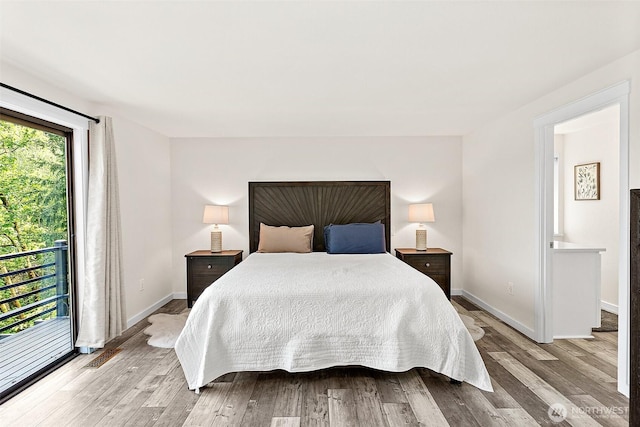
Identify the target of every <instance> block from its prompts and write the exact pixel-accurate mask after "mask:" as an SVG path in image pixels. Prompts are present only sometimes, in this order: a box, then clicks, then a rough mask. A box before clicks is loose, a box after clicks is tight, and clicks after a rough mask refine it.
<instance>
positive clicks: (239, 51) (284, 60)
mask: <svg viewBox="0 0 640 427" xmlns="http://www.w3.org/2000/svg"><path fill="white" fill-rule="evenodd" d="M638 49H640V2H638V1H633V2H618V1H605V2H596V1H570V2H557V1H551V2H544V1H518V2H504V1H503V2H485V1H472V2H460V1H442V2H441V1H423V2H405V1H389V2H384V1H376V2H360V1H348V2H328V1H311V2H298V1H287V2H284V1H282V2H267V1H259V2H245V1H233V2H219V1H215V2H214V1H138V2H133V1H83V2H72V1H49V2H34V1H20V2H14V1H1V2H0V59H1V61H2V62H3V63H7V64H9V65H11V66H13V67H14V68H18V69H20V70H24V71H26V72H28V73H30V74H32V75H34V76H36V77H38V78H40V79H42V80H45V81H47V82H49V83H50V84H52V85H54V86H58V87H60V88H64V90H65V91H67V92H69V93H71V94H73V95H75V96H78V97H81V98H83V99H87V100H88V101H89V102H92V103H95V104H96V105H97V106H99V107H100V106H105V107H108V109H115V110H116V111H118V114H122V115H125V116H127V117H129V118H130V119H131V120H133V121H136V122H138V123H140V124H143V125H144V126H147V127H149V128H151V129H154V130H157V131H158V132H160V133H162V134H165V135H167V136H172V137H187V136H217V137H237V136H262V137H269V136H383V135H384V136H388V135H391V136H404V135H463V134H466V133H468V132H470V131H472V130H473V129H475V128H477V127H478V126H480V125H482V124H483V123H485V122H487V121H489V120H492V119H494V118H497V117H499V116H500V115H502V114H504V113H506V112H508V111H511V110H513V109H515V108H517V107H520V106H522V105H524V104H526V103H528V102H530V101H532V100H534V99H536V98H538V97H540V96H542V95H544V94H546V93H548V92H550V91H552V90H554V89H556V88H558V87H560V86H562V85H564V84H567V83H568V82H570V81H572V80H575V79H576V78H579V77H581V76H583V75H585V74H587V73H588V72H590V71H592V70H594V69H596V68H598V67H601V66H603V65H606V64H608V63H610V62H611V61H613V60H615V59H617V58H620V57H622V56H624V55H626V54H628V53H631V52H633V51H635V50H638ZM0 78H1V76H0ZM5 83H8V84H10V82H5ZM54 101H55V100H54ZM96 111H98V112H99V111H100V108H96Z"/></svg>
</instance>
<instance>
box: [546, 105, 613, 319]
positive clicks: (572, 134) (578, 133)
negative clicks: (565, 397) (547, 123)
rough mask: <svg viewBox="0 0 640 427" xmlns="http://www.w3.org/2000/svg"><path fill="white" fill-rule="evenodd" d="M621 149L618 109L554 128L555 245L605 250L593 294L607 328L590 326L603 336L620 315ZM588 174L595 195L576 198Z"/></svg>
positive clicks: (601, 111) (596, 113)
mask: <svg viewBox="0 0 640 427" xmlns="http://www.w3.org/2000/svg"><path fill="white" fill-rule="evenodd" d="M619 148H620V106H619V104H614V105H612V106H609V107H606V108H604V109H602V110H598V111H594V112H591V113H588V114H585V115H582V116H579V117H576V118H574V119H571V120H568V121H565V122H562V123H558V124H557V125H555V126H554V178H553V179H554V183H553V184H554V206H553V208H554V240H555V241H560V242H565V243H571V244H577V245H581V246H585V247H597V248H604V249H605V251H603V252H601V253H600V258H601V278H600V280H598V282H599V283H600V287H599V289H597V290H596V294H597V295H600V297H599V298H598V299H599V301H598V306H601V307H602V310H604V311H605V315H604V319H605V327H604V328H603V327H602V325H601V324H600V322H598V324H596V325H593V326H596V327H599V328H600V330H601V331H604V330H612V329H616V330H617V322H614V323H616V325H615V326H616V327H615V328H614V327H613V325H612V324H610V323H612V322H610V321H609V319H612V321H613V320H615V318H616V317H617V314H618V283H619V279H618V267H619V256H620V255H619V253H618V249H619V246H620V235H619V230H620V224H619V223H618V221H619V207H620V200H619V195H620V188H619V187H620V182H619V179H620V171H619V169H620V161H619V158H620V157H619ZM589 169H591V171H595V172H596V175H595V176H593V177H594V178H595V181H594V184H595V188H593V191H594V192H593V194H591V195H589V196H588V197H584V195H577V194H576V185H577V184H578V183H579V182H580V181H579V179H580V176H579V175H580V173H581V172H583V171H585V170H589ZM608 313H612V314H614V315H615V316H609V315H608ZM598 319H599V318H598Z"/></svg>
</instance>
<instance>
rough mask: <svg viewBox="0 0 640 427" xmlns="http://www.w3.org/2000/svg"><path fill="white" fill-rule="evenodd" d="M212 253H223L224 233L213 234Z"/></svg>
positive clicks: (217, 231) (216, 231)
mask: <svg viewBox="0 0 640 427" xmlns="http://www.w3.org/2000/svg"><path fill="white" fill-rule="evenodd" d="M211 252H222V231H220V230H214V231H212V232H211Z"/></svg>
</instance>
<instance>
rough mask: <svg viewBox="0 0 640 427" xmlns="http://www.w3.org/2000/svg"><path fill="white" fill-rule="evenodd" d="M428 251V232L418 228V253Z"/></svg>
mask: <svg viewBox="0 0 640 427" xmlns="http://www.w3.org/2000/svg"><path fill="white" fill-rule="evenodd" d="M426 250H427V230H426V229H424V228H418V229H417V230H416V251H426Z"/></svg>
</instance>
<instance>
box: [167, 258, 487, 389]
mask: <svg viewBox="0 0 640 427" xmlns="http://www.w3.org/2000/svg"><path fill="white" fill-rule="evenodd" d="M175 350H176V353H177V354H178V358H179V359H180V363H181V364H182V369H183V370H184V374H185V376H186V379H187V383H188V385H189V388H190V389H198V388H200V387H202V386H204V385H206V384H207V383H209V382H210V381H212V380H214V379H216V378H217V377H219V376H220V375H223V374H225V373H228V372H238V371H269V370H273V369H284V370H286V371H289V372H303V371H312V370H316V369H323V368H327V367H331V366H343V365H360V366H367V367H370V368H374V369H380V370H384V371H392V372H402V371H406V370H408V369H410V368H413V367H425V368H428V369H431V370H433V371H436V372H440V373H442V374H444V375H447V376H448V377H450V378H453V379H456V380H461V381H466V382H468V383H470V384H473V385H474V386H476V387H478V388H480V389H482V390H488V391H492V387H491V381H490V379H489V374H488V373H487V370H486V368H485V365H484V362H483V361H482V358H481V357H480V354H479V352H478V349H477V348H476V346H475V344H474V342H473V340H472V338H471V336H470V335H469V332H468V331H467V330H466V328H465V327H464V325H463V324H462V321H461V320H460V318H459V316H458V314H457V313H456V311H455V309H454V308H453V306H452V305H451V304H450V303H449V301H448V300H447V298H446V296H445V295H444V293H443V292H442V290H440V288H439V287H438V285H437V284H436V283H435V282H433V281H432V280H431V279H429V278H428V277H427V276H425V275H423V274H422V273H420V272H418V271H416V270H414V269H413V268H411V267H409V266H408V265H406V264H405V263H403V262H402V261H400V260H398V259H396V258H394V257H393V256H392V255H390V254H375V255H328V254H326V253H324V252H321V253H310V254H290V253H287V254H259V253H254V254H251V255H250V256H249V257H247V259H246V260H245V261H243V262H242V263H240V264H239V265H238V266H236V267H235V268H234V269H232V270H231V271H229V272H228V273H227V274H225V275H224V276H222V277H221V278H220V279H218V280H217V281H216V282H215V284H214V285H213V286H209V287H208V288H207V290H206V291H205V292H204V293H203V294H202V295H201V296H200V298H199V299H198V300H197V301H196V303H195V304H194V306H193V309H192V310H191V313H190V315H189V318H188V319H187V323H186V325H185V328H184V330H183V331H182V333H181V335H180V337H179V338H178V341H177V342H176V346H175Z"/></svg>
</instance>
